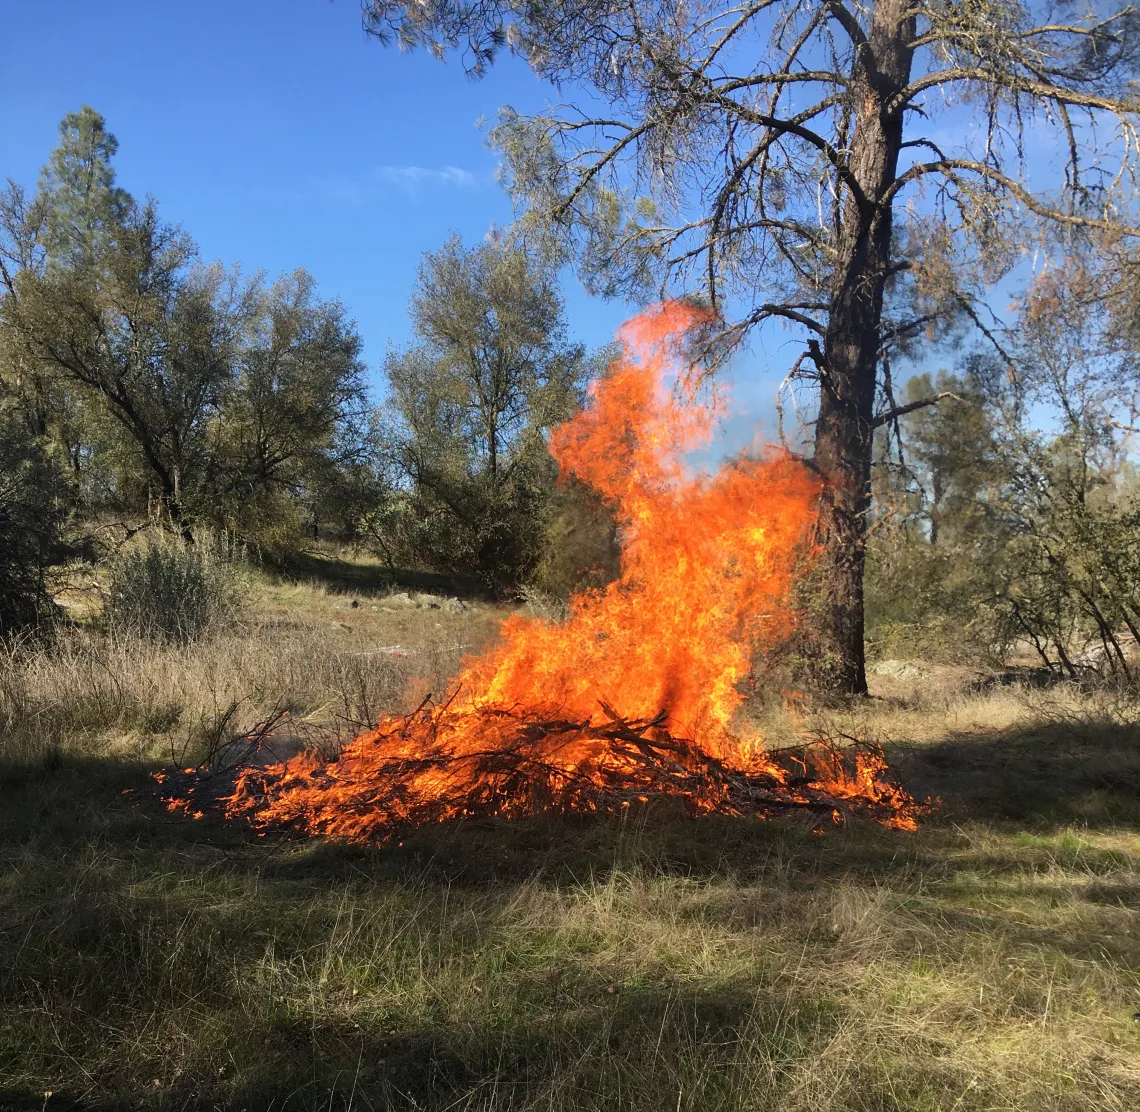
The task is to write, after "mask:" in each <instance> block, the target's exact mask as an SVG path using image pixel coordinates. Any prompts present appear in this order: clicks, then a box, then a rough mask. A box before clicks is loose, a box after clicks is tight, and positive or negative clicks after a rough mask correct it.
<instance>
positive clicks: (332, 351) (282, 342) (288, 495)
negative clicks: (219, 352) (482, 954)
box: [214, 270, 371, 536]
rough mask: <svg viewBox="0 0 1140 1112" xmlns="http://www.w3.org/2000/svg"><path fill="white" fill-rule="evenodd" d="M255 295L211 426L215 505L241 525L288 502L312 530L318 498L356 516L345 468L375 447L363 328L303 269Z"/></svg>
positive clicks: (262, 522) (258, 525)
mask: <svg viewBox="0 0 1140 1112" xmlns="http://www.w3.org/2000/svg"><path fill="white" fill-rule="evenodd" d="M252 300H253V304H252V312H251V314H250V318H249V320H248V321H247V322H246V325H245V336H244V338H243V340H242V342H241V344H240V345H239V347H238V350H237V354H236V373H235V379H234V382H233V384H232V386H231V387H230V388H229V389H228V391H227V393H226V394H225V396H224V397H223V398H222V401H221V406H220V412H219V419H218V421H217V423H216V428H215V435H214V443H215V446H216V451H217V457H218V460H219V464H218V466H219V469H220V472H221V477H222V479H223V483H224V487H225V492H224V497H222V498H221V499H220V502H219V509H220V510H221V512H222V514H223V516H225V517H226V518H227V519H228V520H227V524H228V525H229V526H230V527H231V528H235V529H237V530H238V531H243V530H249V529H252V530H253V532H254V533H255V534H260V535H262V536H264V535H265V534H266V530H267V529H269V528H270V527H272V525H273V523H274V521H275V520H276V521H281V520H282V519H283V518H287V517H288V516H289V509H290V507H292V508H293V510H294V511H295V512H298V513H302V512H303V513H305V514H306V515H307V516H308V518H309V522H310V527H311V528H312V529H314V530H316V529H317V528H318V525H319V521H320V518H321V515H322V508H323V512H326V513H331V514H333V515H334V516H340V517H342V518H343V517H345V516H346V515H347V516H348V517H351V516H352V514H351V511H350V510H349V509H348V506H347V502H346V499H349V494H348V488H349V487H351V486H352V483H353V481H354V480H352V479H350V478H349V475H348V472H349V471H351V470H352V469H354V468H357V467H360V466H364V465H366V463H367V461H368V457H369V452H370V451H371V441H370V438H369V436H368V429H369V418H370V406H369V401H368V391H367V384H366V382H365V368H364V363H363V360H362V359H361V347H362V345H361V340H360V336H359V334H358V333H357V331H356V327H355V324H354V323H353V322H352V321H351V320H350V319H349V318H348V315H347V311H346V310H345V308H344V306H343V305H341V304H340V303H339V302H336V301H325V300H321V299H320V298H318V296H317V293H316V282H315V280H314V279H313V277H312V276H311V275H310V274H308V273H307V272H305V271H304V270H296V271H294V272H293V273H292V274H290V275H288V276H286V277H283V278H280V279H279V280H278V281H277V282H275V283H273V284H272V285H271V286H270V287H269V288H268V289H265V290H261V291H259V293H258V296H256V297H255V298H253V299H252ZM334 507H339V509H334Z"/></svg>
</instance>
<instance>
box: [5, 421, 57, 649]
mask: <svg viewBox="0 0 1140 1112" xmlns="http://www.w3.org/2000/svg"><path fill="white" fill-rule="evenodd" d="M65 487H66V484H65V482H64V479H63V477H62V475H61V473H60V470H59V468H58V467H57V466H56V464H55V461H54V460H53V459H52V458H51V457H50V456H49V454H48V453H47V452H46V451H45V450H44V447H43V445H42V444H41V442H40V441H39V440H38V439H37V438H35V437H33V436H31V435H30V434H29V433H28V431H27V428H26V426H25V424H24V422H23V421H22V420H21V419H20V415H19V414H18V413H16V412H15V411H14V410H12V409H10V408H8V407H7V406H3V405H2V404H0V637H6V636H8V635H11V634H13V633H16V632H18V631H21V630H25V629H28V628H31V627H43V626H44V625H45V624H46V623H47V622H48V621H50V619H51V618H52V617H54V616H55V613H56V610H57V608H56V606H55V603H54V602H53V600H52V596H51V590H50V589H49V586H48V582H47V575H48V572H49V571H50V570H51V568H52V567H54V566H56V565H58V564H60V563H62V562H63V561H64V559H65V558H66V548H65V545H64V543H63V538H62V533H63V527H64V524H65V521H66V517H67V510H66V501H65V495H66V491H65Z"/></svg>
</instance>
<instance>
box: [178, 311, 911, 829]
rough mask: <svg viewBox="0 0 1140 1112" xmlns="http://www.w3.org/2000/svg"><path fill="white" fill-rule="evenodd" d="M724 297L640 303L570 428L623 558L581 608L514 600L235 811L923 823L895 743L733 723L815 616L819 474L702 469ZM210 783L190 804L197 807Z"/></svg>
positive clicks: (282, 767)
mask: <svg viewBox="0 0 1140 1112" xmlns="http://www.w3.org/2000/svg"><path fill="white" fill-rule="evenodd" d="M703 319H704V318H703V317H702V314H701V313H700V312H699V311H698V310H696V309H694V308H693V307H691V306H689V305H686V304H684V303H680V302H674V303H668V304H665V305H662V306H658V307H656V308H654V309H652V310H649V311H647V312H646V313H643V314H641V315H640V316H638V317H636V318H635V319H634V320H632V321H631V322H629V324H627V325H626V326H625V328H624V329H623V331H622V334H621V339H622V342H623V345H624V350H625V354H624V357H623V358H622V359H621V360H620V361H619V362H617V363H616V364H615V365H614V366H613V367H611V368H610V370H609V372H608V374H607V375H606V376H605V377H604V378H602V379H601V380H599V381H598V382H597V383H595V384H594V387H593V389H592V390H591V396H590V400H589V404H588V405H587V406H586V408H585V409H584V410H583V411H582V412H581V413H579V414H578V415H577V416H576V417H575V418H574V419H573V420H571V421H569V422H568V423H567V424H565V425H563V426H561V427H560V428H558V429H557V430H555V432H554V434H553V436H552V439H551V452H552V453H553V455H554V457H555V458H556V459H557V461H558V463H559V466H560V468H561V470H562V471H563V472H564V473H568V474H573V475H576V476H577V477H578V478H580V479H582V480H584V481H585V482H587V483H589V484H590V485H592V486H593V487H595V488H596V489H597V490H598V491H600V492H601V493H602V494H603V495H604V496H605V497H606V498H607V499H608V500H609V501H610V502H611V503H612V504H613V505H614V506H615V507H616V509H617V514H618V519H619V521H620V522H621V523H622V536H623V558H622V571H621V576H620V578H619V579H618V580H617V581H615V582H613V583H611V584H610V585H609V586H608V587H606V588H605V589H604V590H600V591H592V592H588V593H584V594H581V595H579V596H577V597H575V598H574V599H573V600H572V601H571V604H570V614H569V617H568V618H567V619H566V620H565V621H562V622H554V621H549V620H545V619H539V618H533V617H527V616H524V615H522V614H516V615H514V616H512V617H510V618H508V619H507V620H506V621H505V622H504V623H503V625H502V631H501V638H500V640H499V642H498V643H497V645H496V647H495V648H493V649H492V650H491V651H489V652H488V653H486V654H485V655H483V656H481V657H478V658H476V659H472V660H469V661H468V662H467V663H466V665H465V667H464V669H463V671H462V672H461V674H460V675H459V676H458V677H457V679H456V681H455V687H454V691H453V694H452V695H451V697H450V698H448V699H446V701H443V702H441V703H439V704H435V705H425V706H423V707H421V708H420V709H419V710H418V711H417V712H415V713H414V714H412V715H410V716H405V717H390V718H387V719H385V720H384V721H382V722H380V723H379V725H378V726H377V727H376V728H375V729H374V730H371V731H370V732H368V733H365V734H362V735H361V736H360V737H358V738H356V739H355V740H354V741H352V742H351V743H350V744H349V745H347V746H346V747H345V748H344V749H343V750H342V751H341V753H340V755H339V756H338V757H337V758H336V759H334V760H331V761H330V760H325V759H323V758H322V757H320V756H319V755H318V754H316V753H302V754H300V755H298V756H296V757H294V758H292V759H290V760H288V761H285V762H283V763H279V764H274V765H270V766H268V767H248V768H246V769H244V770H243V771H242V772H240V773H239V775H238V778H237V782H236V785H235V788H234V791H233V793H232V794H231V795H229V796H227V797H226V798H224V799H223V800H222V805H223V806H224V808H225V812H226V814H227V815H229V816H230V817H235V818H243V819H245V820H247V821H249V822H251V823H252V824H253V825H254V826H257V827H263V828H265V827H284V828H290V829H295V830H302V831H305V832H309V833H313V834H321V835H327V836H331V837H335V838H340V839H346V840H352V841H383V840H385V839H387V838H390V837H393V836H394V835H397V834H400V833H402V832H405V831H407V830H409V829H411V828H415V827H417V826H422V825H424V824H426V823H430V822H440V821H444V820H447V819H454V818H462V817H466V816H499V817H503V818H522V817H525V816H529V815H534V814H537V813H539V812H542V811H546V810H556V811H561V812H587V811H617V810H620V809H621V808H623V807H628V806H630V805H633V804H636V803H638V802H644V801H647V800H648V799H649V798H651V797H653V796H660V795H671V796H679V797H681V798H682V799H683V800H684V801H685V803H686V805H687V807H688V809H689V810H690V811H691V812H693V813H705V812H720V813H726V814H738V815H739V814H750V815H766V814H771V813H778V812H779V811H781V810H785V809H796V808H807V809H809V810H812V811H816V812H819V813H821V814H822V815H824V816H825V817H826V816H830V817H833V818H835V819H838V818H839V817H840V816H841V814H842V813H843V812H845V811H852V810H857V811H862V812H865V813H867V814H870V815H871V816H873V817H875V818H877V819H878V820H880V821H882V822H885V823H887V824H889V825H892V826H897V827H903V828H911V827H913V826H914V813H915V809H914V807H913V804H912V803H911V801H910V799H909V798H908V797H907V796H906V795H905V794H904V793H903V792H901V791H900V790H899V789H897V788H896V787H895V786H893V785H892V784H891V783H889V782H888V781H887V780H886V779H885V778H884V773H885V766H884V764H883V762H882V760H881V757H879V756H877V755H875V754H873V753H861V754H849V755H846V756H844V755H842V754H840V753H839V752H837V751H835V750H833V749H829V748H826V747H819V746H816V747H814V748H813V747H811V746H808V747H805V749H804V750H803V752H801V753H800V754H799V759H798V761H794V762H789V761H776V760H773V759H771V758H770V757H769V756H768V754H767V753H766V751H765V748H764V745H763V742H762V739H760V738H759V737H757V736H753V735H751V734H749V733H747V732H734V728H733V719H734V716H735V715H736V712H737V711H738V709H739V708H740V704H741V702H742V700H743V699H744V697H745V691H744V688H745V681H746V680H747V678H748V675H749V671H750V668H751V665H752V660H753V655H754V652H755V650H756V648H757V647H772V646H776V645H779V644H781V643H783V642H785V641H786V640H787V638H788V636H789V635H790V634H791V633H792V631H793V629H794V625H795V621H794V617H795V616H794V613H793V611H792V610H791V608H790V607H789V604H788V595H789V591H790V589H791V587H792V586H793V583H794V580H795V577H796V575H797V573H798V572H800V571H801V570H802V568H803V566H804V562H805V560H808V559H810V552H809V551H808V549H807V546H808V535H809V532H810V526H811V524H812V522H813V520H814V514H815V507H816V501H817V496H818V481H817V480H816V478H815V477H814V476H813V475H812V473H811V472H810V471H809V470H808V469H807V468H805V467H804V466H803V465H802V464H800V463H799V462H797V461H796V460H794V459H792V458H790V457H789V456H787V455H786V454H781V453H776V452H772V453H769V454H768V455H767V456H765V457H763V458H751V457H745V456H742V457H740V458H737V459H735V460H733V461H731V462H729V463H727V464H725V465H724V466H722V467H721V469H720V470H719V471H718V472H717V473H716V474H714V475H701V474H693V473H691V472H690V470H689V468H688V467H687V466H686V462H685V456H686V453H688V452H690V451H692V450H693V449H695V448H698V447H700V446H702V445H704V444H707V443H708V441H709V439H710V437H711V434H712V431H713V427H714V423H715V421H716V419H717V416H718V414H717V409H716V406H715V405H712V404H710V403H709V402H708V400H707V399H703V398H702V397H700V396H699V395H700V390H699V388H698V386H697V385H696V379H697V376H696V374H695V373H694V372H693V371H692V370H691V369H690V368H688V367H686V366H685V363H684V360H683V358H682V357H681V354H680V352H681V347H682V345H683V341H684V339H685V337H686V335H687V334H688V333H689V332H690V331H691V330H692V329H693V328H694V327H695V326H697V325H699V324H700V323H702V321H703ZM193 795H194V792H193V790H192V789H187V790H184V791H182V792H180V795H179V798H178V799H174V800H172V801H171V805H172V806H177V807H179V808H180V809H185V810H190V811H191V812H193V811H194V810H195V804H194V802H193V799H192V796H193Z"/></svg>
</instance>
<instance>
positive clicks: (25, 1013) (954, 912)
mask: <svg viewBox="0 0 1140 1112" xmlns="http://www.w3.org/2000/svg"><path fill="white" fill-rule="evenodd" d="M323 571H327V569H322V568H320V567H315V568H310V569H309V572H311V573H312V574H320V573H322V572H323ZM420 586H421V587H423V588H428V589H430V590H432V591H435V592H436V594H435V595H434V596H429V595H427V594H417V593H416V592H415V591H414V590H401V591H397V592H393V591H392V590H391V589H390V588H386V587H384V586H383V585H380V584H377V583H370V581H369V579H368V577H367V576H358V577H356V578H355V579H352V578H351V577H350V578H349V579H348V580H346V579H344V578H343V577H342V578H339V579H338V578H335V577H334V578H333V585H332V586H329V585H327V584H322V583H320V582H319V581H316V580H314V581H311V582H309V581H304V580H301V581H298V580H297V579H296V578H294V579H286V578H280V577H279V578H272V577H267V576H264V575H257V576H253V577H252V578H251V582H250V586H249V594H250V601H249V603H248V605H247V607H246V609H245V611H244V612H243V614H242V615H240V617H239V619H238V620H237V622H236V623H235V625H234V627H233V628H232V629H231V630H230V631H229V632H226V633H223V634H221V635H219V636H217V637H214V638H212V639H210V640H209V641H207V642H205V643H201V644H199V645H196V646H192V647H190V648H186V649H176V648H169V647H167V648H163V647H156V646H151V645H145V644H142V643H139V642H137V641H132V640H129V639H120V640H112V641H110V642H108V641H106V640H105V639H102V638H100V637H99V636H98V635H97V634H95V633H93V632H91V631H84V630H83V628H82V627H80V628H78V629H77V630H76V631H74V632H72V633H70V634H68V635H67V637H66V638H65V639H64V640H63V641H62V642H61V643H60V645H59V646H58V647H57V648H56V649H55V650H54V651H53V652H51V653H47V654H43V653H30V652H28V651H22V652H16V653H15V654H14V655H12V656H11V657H10V658H7V659H5V660H0V1109H9V1108H11V1109H56V1108H58V1109H128V1108H130V1109H137V1108H144V1109H146V1108H149V1109H156V1110H157V1109H188V1110H190V1109H192V1110H206V1109H215V1108H218V1109H242V1108H245V1109H250V1110H255V1109H257V1110H260V1109H314V1110H315V1109H349V1108H351V1109H409V1110H410V1109H433V1110H440V1112H442V1110H444V1109H456V1110H458V1109H480V1110H487V1112H500V1110H505V1109H517V1110H523V1109H535V1110H537V1109H542V1110H551V1112H554V1110H560V1109H614V1110H619V1109H621V1110H626V1109H635V1110H642V1109H644V1110H646V1112H649V1110H653V1112H662V1110H668V1112H672V1110H691V1112H705V1110H720V1109H726V1110H727V1109H732V1110H744V1109H749V1110H753V1109H754V1110H760V1109H773V1110H776V1109H779V1110H781V1112H788V1110H800V1109H802V1110H804V1112H807V1110H813V1112H814V1110H819V1109H836V1110H838V1109H845V1110H846V1109H851V1110H855V1109H859V1110H872V1109H924V1110H936V1109H939V1110H946V1112H950V1110H970V1109H979V1110H980V1109H1010V1110H1014V1109H1018V1110H1021V1109H1045V1110H1061V1109H1072V1110H1074V1112H1076V1110H1078V1109H1079V1110H1088V1109H1103V1110H1109V1109H1125V1108H1135V1107H1137V1106H1140V1019H1138V1018H1137V1016H1138V1015H1140V702H1137V701H1136V700H1134V699H1133V698H1131V697H1129V696H1128V695H1127V694H1126V693H1125V694H1121V693H1111V692H1105V691H1100V692H1083V693H1082V692H1080V691H1077V690H1075V689H1073V688H1071V687H1038V686H1033V684H1032V682H1031V681H1032V679H1033V677H1032V676H1031V675H1029V674H1025V675H1018V674H1013V675H1002V674H993V673H989V672H984V671H977V672H973V671H970V670H967V669H962V668H958V669H950V668H936V667H934V666H931V665H921V664H920V665H917V666H915V667H914V668H901V669H900V668H887V669H886V670H885V674H882V675H878V676H876V677H875V679H874V688H875V690H874V697H873V698H872V699H871V700H869V701H867V702H865V703H863V704H859V705H857V706H855V707H850V708H847V709H840V710H835V709H832V710H827V711H818V712H812V711H810V710H809V709H804V708H796V709H795V710H794V711H792V712H789V711H787V710H784V709H778V708H771V707H770V708H768V709H766V710H765V709H763V708H761V710H759V711H758V712H757V713H758V716H759V717H760V718H761V720H762V721H763V722H764V724H765V728H766V729H768V731H769V732H770V734H771V736H772V737H773V740H774V742H779V741H780V740H781V739H782V738H792V737H794V736H795V735H796V732H797V731H804V730H820V731H822V730H830V731H833V732H838V731H844V732H847V733H851V734H856V735H858V736H861V737H867V738H872V739H877V740H879V741H881V742H883V743H884V744H885V745H886V748H887V750H888V753H889V755H890V757H891V760H892V763H893V765H894V766H895V767H896V768H897V769H898V771H899V774H900V775H901V776H902V777H903V778H904V780H905V781H906V782H907V783H908V784H909V785H910V786H911V787H912V789H913V790H914V791H916V792H918V793H921V794H923V795H928V794H929V795H935V796H939V797H941V800H942V802H941V805H940V806H939V808H938V809H937V811H936V812H935V813H933V814H931V815H930V816H929V817H927V818H926V819H925V820H924V821H923V822H922V824H921V826H920V829H919V830H918V831H917V832H915V833H906V832H899V831H892V830H884V829H880V828H877V827H872V826H868V825H863V824H859V823H848V824H846V825H844V826H837V827H834V828H828V829H826V830H823V831H822V832H817V831H814V830H813V829H812V828H811V826H810V825H809V824H808V823H807V822H806V821H802V820H794V821H773V822H756V821H733V820H728V819H722V818H712V819H704V820H689V819H687V818H685V817H684V816H683V815H681V814H680V813H678V812H677V811H675V810H673V809H671V808H670V807H666V806H658V807H651V808H649V809H647V810H645V811H642V812H641V813H638V814H635V815H630V816H628V817H627V818H626V819H625V820H624V821H619V820H616V819H615V820H600V821H586V820H573V821H567V820H562V821H556V820H553V819H551V820H541V821H539V820H536V821H532V822H528V823H523V824H518V825H508V824H503V823H493V822H487V823H477V824H471V823H469V824H463V825H454V826H444V827H440V828H438V829H433V830H431V831H426V832H423V833H421V834H419V835H417V836H414V837H411V838H409V839H407V840H406V841H405V842H404V844H403V845H399V846H388V847H383V848H364V847H345V846H338V845H330V844H326V843H323V842H320V841H314V840H304V839H290V838H287V837H257V836H254V835H252V834H250V833H248V832H245V831H242V830H239V829H233V828H228V827H225V826H220V825H217V824H209V823H195V822H193V821H190V820H188V819H183V818H180V817H176V816H173V815H170V814H167V813H166V812H164V811H162V810H160V809H158V808H156V807H152V806H145V805H140V803H139V802H137V801H136V800H135V799H134V798H133V797H131V796H130V795H124V794H123V793H124V792H127V791H132V790H133V791H134V792H136V793H138V792H140V791H143V790H144V789H145V788H146V787H147V785H148V784H149V783H150V781H149V772H150V771H151V770H152V769H154V768H156V767H159V766H160V765H162V764H164V763H166V764H169V763H171V762H172V761H173V762H174V763H182V762H183V761H185V760H192V759H194V758H195V756H196V754H198V753H200V752H201V751H202V748H203V746H208V745H209V744H210V739H211V737H214V736H217V734H218V732H219V731H223V730H233V729H240V728H246V727H248V726H249V725H251V724H253V723H254V722H256V721H257V720H258V718H260V717H263V716H264V715H266V714H268V713H269V712H270V711H272V710H273V708H274V707H277V706H285V707H287V708H288V709H289V710H290V712H291V713H290V730H291V734H290V739H291V743H295V744H302V743H305V742H317V741H320V742H321V743H323V744H333V743H335V739H336V737H337V736H342V737H343V736H349V735H351V734H352V733H353V732H354V731H355V730H356V729H357V728H358V727H359V726H360V725H361V724H362V723H364V722H367V721H368V720H370V719H371V718H373V717H375V715H376V714H378V713H381V712H383V711H385V710H390V709H393V708H395V707H398V706H407V705H408V704H409V702H414V701H416V700H418V698H420V697H422V695H423V694H424V693H426V692H427V691H429V690H432V691H439V690H445V689H446V685H447V680H448V678H449V677H450V676H451V675H452V674H453V673H454V671H455V668H456V666H457V664H458V662H459V660H460V659H461V657H462V656H463V655H464V654H465V653H467V652H470V651H473V650H474V649H477V648H478V647H479V646H481V645H483V644H485V643H486V642H487V641H488V640H489V639H490V638H492V637H493V636H494V631H495V625H496V621H497V618H498V617H500V616H501V615H502V613H503V612H504V611H503V610H502V609H501V608H496V607H493V606H491V605H488V604H486V603H481V602H469V603H467V604H465V605H459V604H457V603H448V602H447V601H446V597H445V595H444V594H442V593H440V592H441V591H442V590H443V589H444V588H443V585H440V584H420ZM354 603H355V605H354ZM330 737H331V738H332V741H329V738H330Z"/></svg>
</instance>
